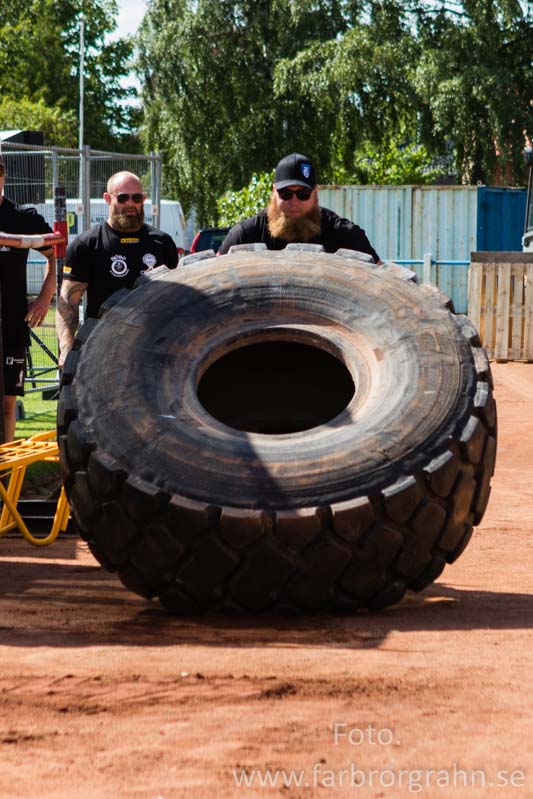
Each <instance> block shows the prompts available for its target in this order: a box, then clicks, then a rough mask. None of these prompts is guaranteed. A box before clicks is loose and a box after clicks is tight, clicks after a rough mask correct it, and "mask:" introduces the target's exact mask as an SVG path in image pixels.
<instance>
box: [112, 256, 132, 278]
mask: <svg viewBox="0 0 533 799" xmlns="http://www.w3.org/2000/svg"><path fill="white" fill-rule="evenodd" d="M129 271H130V270H129V269H128V264H127V263H126V258H125V256H124V255H112V256H111V274H112V275H113V277H126V275H127V274H128V272H129Z"/></svg>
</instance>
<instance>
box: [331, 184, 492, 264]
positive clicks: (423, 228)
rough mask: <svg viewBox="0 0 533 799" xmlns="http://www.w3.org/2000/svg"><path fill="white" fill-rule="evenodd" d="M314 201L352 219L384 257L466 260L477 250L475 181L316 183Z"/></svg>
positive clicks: (391, 258)
mask: <svg viewBox="0 0 533 799" xmlns="http://www.w3.org/2000/svg"><path fill="white" fill-rule="evenodd" d="M319 198H320V203H321V204H322V205H324V206H325V207H326V208H331V209H332V210H333V211H335V212H336V213H338V214H340V215H341V216H345V217H347V218H348V219H351V220H352V221H354V222H356V223H357V224H358V225H360V226H361V227H362V228H363V229H364V230H365V231H366V234H367V236H368V238H369V239H370V241H371V242H372V244H373V246H374V247H375V248H376V250H377V251H378V252H379V254H380V255H381V256H382V258H385V259H387V260H394V259H398V258H402V259H407V258H412V259H414V260H417V259H421V258H422V257H423V255H424V253H426V252H430V253H431V254H432V256H433V258H435V259H436V260H444V259H448V260H452V261H462V260H467V259H470V253H471V252H472V251H473V250H476V249H477V238H476V236H477V223H476V215H477V204H478V199H477V187H476V186H322V187H319Z"/></svg>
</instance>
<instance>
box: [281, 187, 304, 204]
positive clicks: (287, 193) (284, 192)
mask: <svg viewBox="0 0 533 799" xmlns="http://www.w3.org/2000/svg"><path fill="white" fill-rule="evenodd" d="M276 191H277V193H278V194H279V196H280V197H281V199H282V200H292V197H293V195H294V194H295V195H296V196H297V197H298V199H299V200H302V202H305V201H306V200H308V199H309V198H310V197H311V195H312V193H313V192H312V191H311V189H297V190H296V191H294V190H293V189H276Z"/></svg>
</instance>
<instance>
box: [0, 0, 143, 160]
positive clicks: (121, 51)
mask: <svg viewBox="0 0 533 799" xmlns="http://www.w3.org/2000/svg"><path fill="white" fill-rule="evenodd" d="M82 12H83V15H84V17H85V44H86V52H85V102H84V112H85V113H84V117H85V140H86V142H87V143H90V144H91V146H92V147H94V148H99V149H123V147H124V146H127V147H131V146H132V144H133V139H132V136H131V131H132V128H133V127H134V125H135V124H136V123H137V122H138V111H137V110H136V109H134V108H132V107H131V106H130V105H129V104H128V103H127V100H128V99H129V98H130V97H131V96H132V95H133V94H134V93H135V92H134V90H133V89H129V88H124V87H123V86H121V84H120V79H121V78H122V77H123V76H125V75H126V74H127V72H128V69H129V64H130V61H131V58H132V53H133V42H132V41H131V40H129V39H119V40H118V41H113V42H106V40H105V35H106V34H107V33H110V32H112V31H113V30H114V29H115V28H116V22H115V18H116V14H117V4H116V0H11V1H10V3H2V4H1V6H0V95H1V96H2V97H4V98H5V97H9V98H11V99H13V100H20V99H21V98H25V99H26V100H28V101H30V102H32V103H39V102H42V103H44V105H45V106H46V107H47V108H49V109H58V110H59V112H61V113H68V114H72V113H73V114H75V115H76V117H77V116H78V106H79V90H78V86H79V62H80V37H79V31H80V17H81V13H82ZM136 115H137V116H136ZM18 127H21V125H19V126H18ZM49 143H50V144H54V143H55V142H49Z"/></svg>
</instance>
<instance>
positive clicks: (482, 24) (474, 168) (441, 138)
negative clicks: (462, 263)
mask: <svg viewBox="0 0 533 799" xmlns="http://www.w3.org/2000/svg"><path fill="white" fill-rule="evenodd" d="M532 23H533V17H532V16H531V5H530V4H529V3H528V4H527V6H526V5H525V4H521V3H519V2H517V1H516V0H465V1H464V2H463V3H462V4H461V9H460V11H458V10H457V9H455V10H454V11H453V12H452V11H451V9H450V8H447V7H446V4H443V8H442V9H441V10H440V11H439V12H438V13H437V14H435V15H433V18H432V19H431V20H428V19H427V18H426V20H425V21H421V22H420V25H419V38H420V43H421V50H420V60H419V64H418V67H417V70H416V74H415V78H414V85H415V87H416V90H417V93H418V96H419V98H420V101H421V102H420V105H421V106H424V107H425V108H426V109H427V112H428V119H427V120H426V125H425V130H424V140H425V141H426V143H427V144H428V145H429V146H432V145H433V146H434V145H435V143H436V144H437V146H439V145H440V146H441V147H442V145H443V143H444V142H445V141H450V140H451V142H452V143H453V146H454V149H455V153H456V167H457V172H458V174H459V175H460V177H461V179H462V181H463V182H466V183H475V182H477V181H481V182H484V183H488V182H490V181H492V180H493V178H494V174H495V171H496V166H497V164H498V162H499V165H500V168H501V169H502V171H503V170H504V169H506V168H507V172H508V174H510V175H511V176H512V178H514V181H515V182H517V183H520V182H522V181H523V180H524V167H523V160H522V150H523V148H524V136H525V135H528V136H529V137H531V135H532V134H533V106H532V98H533V61H532V38H533V27H532ZM428 121H429V122H430V124H429V125H428Z"/></svg>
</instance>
